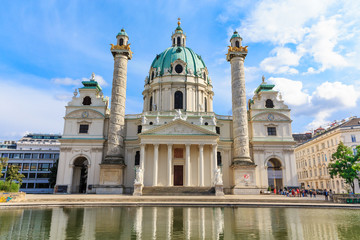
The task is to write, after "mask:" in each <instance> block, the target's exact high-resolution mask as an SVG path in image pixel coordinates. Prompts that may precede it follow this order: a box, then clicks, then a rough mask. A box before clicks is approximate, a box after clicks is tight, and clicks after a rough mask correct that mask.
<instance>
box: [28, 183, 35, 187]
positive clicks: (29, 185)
mask: <svg viewBox="0 0 360 240" xmlns="http://www.w3.org/2000/svg"><path fill="white" fill-rule="evenodd" d="M34 186H35V183H28V186H27V188H34Z"/></svg>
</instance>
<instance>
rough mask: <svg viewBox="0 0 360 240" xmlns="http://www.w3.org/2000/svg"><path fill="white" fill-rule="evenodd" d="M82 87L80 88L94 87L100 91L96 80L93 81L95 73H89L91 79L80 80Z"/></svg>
mask: <svg viewBox="0 0 360 240" xmlns="http://www.w3.org/2000/svg"><path fill="white" fill-rule="evenodd" d="M81 83H82V84H83V85H84V87H82V89H96V90H98V91H101V90H102V89H101V87H100V85H99V83H98V82H97V81H95V74H94V73H93V74H92V75H91V79H90V80H89V81H82V82H81Z"/></svg>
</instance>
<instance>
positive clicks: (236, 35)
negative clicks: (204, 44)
mask: <svg viewBox="0 0 360 240" xmlns="http://www.w3.org/2000/svg"><path fill="white" fill-rule="evenodd" d="M236 37H238V38H241V37H240V34H239V33H238V32H237V31H235V32H234V34H233V35H232V36H231V38H230V40H231V39H233V38H236Z"/></svg>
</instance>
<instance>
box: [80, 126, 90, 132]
mask: <svg viewBox="0 0 360 240" xmlns="http://www.w3.org/2000/svg"><path fill="white" fill-rule="evenodd" d="M88 131H89V125H88V124H80V129H79V133H88Z"/></svg>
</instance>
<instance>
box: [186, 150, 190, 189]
mask: <svg viewBox="0 0 360 240" xmlns="http://www.w3.org/2000/svg"><path fill="white" fill-rule="evenodd" d="M190 146H191V145H190V144H186V145H185V147H186V155H185V186H187V187H189V186H190V185H191V182H190V181H191V180H190V175H191V174H190Z"/></svg>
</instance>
